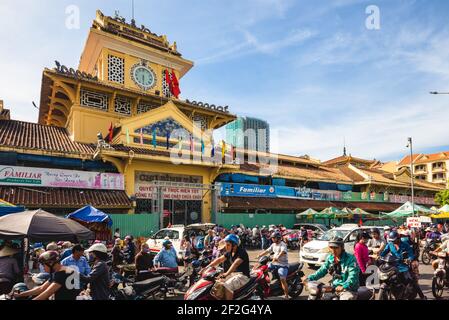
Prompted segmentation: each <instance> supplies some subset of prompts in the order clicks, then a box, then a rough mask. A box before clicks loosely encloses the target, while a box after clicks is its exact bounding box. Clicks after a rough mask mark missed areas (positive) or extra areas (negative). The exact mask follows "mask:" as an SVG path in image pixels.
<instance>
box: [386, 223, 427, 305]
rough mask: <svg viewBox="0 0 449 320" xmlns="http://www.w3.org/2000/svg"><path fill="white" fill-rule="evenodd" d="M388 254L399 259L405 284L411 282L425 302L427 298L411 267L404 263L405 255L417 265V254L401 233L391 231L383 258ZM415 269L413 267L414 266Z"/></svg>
mask: <svg viewBox="0 0 449 320" xmlns="http://www.w3.org/2000/svg"><path fill="white" fill-rule="evenodd" d="M387 254H392V255H394V256H395V257H396V258H398V259H399V261H400V262H399V265H398V269H399V272H400V275H401V276H402V277H403V281H404V282H408V281H411V283H412V284H413V287H414V288H415V290H416V291H417V292H418V295H419V297H420V298H421V299H422V300H424V299H426V297H425V296H424V293H423V292H422V290H421V288H420V287H419V285H418V280H417V279H415V278H413V277H412V274H411V273H410V270H409V266H408V265H407V264H406V263H404V261H403V259H404V255H406V258H407V259H408V260H410V261H413V262H414V263H415V264H416V263H417V261H416V257H415V254H414V252H413V248H412V247H411V246H410V244H409V243H408V241H402V240H401V238H400V236H399V233H398V232H397V231H391V232H390V234H389V235H388V243H387V245H386V246H385V249H384V250H383V251H382V252H381V253H380V256H381V257H385V256H386V255H387ZM412 267H413V266H412Z"/></svg>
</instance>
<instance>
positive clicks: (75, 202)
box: [0, 186, 132, 209]
mask: <svg viewBox="0 0 449 320" xmlns="http://www.w3.org/2000/svg"><path fill="white" fill-rule="evenodd" d="M0 199H4V200H5V201H8V202H10V203H13V204H15V205H23V206H25V207H27V208H55V207H64V208H80V207H83V206H85V205H86V204H90V205H92V206H94V207H96V208H110V209H113V208H131V205H132V204H131V201H130V199H129V198H128V196H127V195H126V193H125V191H119V190H91V189H70V188H22V187H5V186H2V187H0Z"/></svg>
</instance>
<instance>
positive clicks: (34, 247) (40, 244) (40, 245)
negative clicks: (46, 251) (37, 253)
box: [33, 242, 44, 249]
mask: <svg viewBox="0 0 449 320" xmlns="http://www.w3.org/2000/svg"><path fill="white" fill-rule="evenodd" d="M43 247H44V245H43V244H42V242H36V243H35V244H34V245H33V249H39V248H43Z"/></svg>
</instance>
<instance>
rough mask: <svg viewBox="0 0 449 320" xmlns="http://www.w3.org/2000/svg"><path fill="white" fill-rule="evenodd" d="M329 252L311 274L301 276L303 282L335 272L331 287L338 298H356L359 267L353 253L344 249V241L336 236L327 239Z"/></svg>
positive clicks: (315, 279)
mask: <svg viewBox="0 0 449 320" xmlns="http://www.w3.org/2000/svg"><path fill="white" fill-rule="evenodd" d="M329 249H330V251H331V254H330V255H329V256H328V257H327V259H326V261H325V262H324V264H323V265H322V266H321V267H320V268H319V269H318V270H317V271H316V272H315V273H314V274H312V275H310V276H308V277H307V276H305V277H303V278H302V280H303V282H304V283H306V282H307V281H317V280H319V279H321V278H323V277H324V276H326V275H327V273H328V272H329V273H331V274H335V273H336V274H337V275H339V277H335V279H334V280H333V281H332V287H333V288H334V289H335V293H336V294H337V296H338V297H339V299H340V300H356V299H357V290H358V289H359V273H360V268H359V266H358V265H357V261H356V259H355V257H354V255H352V254H350V253H348V252H346V251H345V248H344V241H343V239H342V238H339V237H336V238H333V239H331V240H330V241H329Z"/></svg>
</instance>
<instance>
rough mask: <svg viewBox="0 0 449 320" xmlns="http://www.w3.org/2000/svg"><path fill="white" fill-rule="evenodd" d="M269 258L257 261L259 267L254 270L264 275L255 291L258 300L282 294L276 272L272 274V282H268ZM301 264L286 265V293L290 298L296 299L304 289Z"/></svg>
mask: <svg viewBox="0 0 449 320" xmlns="http://www.w3.org/2000/svg"><path fill="white" fill-rule="evenodd" d="M270 260H271V259H270V258H269V257H267V256H263V257H261V258H260V259H259V266H258V267H256V269H258V270H260V271H262V272H263V273H264V278H263V279H262V281H261V285H260V286H259V287H258V289H257V293H258V296H259V297H260V299H266V298H268V297H274V296H279V295H282V294H284V290H283V289H282V286H281V280H280V278H279V274H278V272H277V270H275V271H274V272H272V281H270V276H269V272H270V271H269V268H268V263H269V262H270ZM302 267H303V264H302V263H290V264H289V265H288V274H287V284H288V293H289V295H290V297H292V298H297V297H298V296H299V295H300V294H301V293H302V290H303V289H304V286H303V283H302V281H301V278H302V277H303V276H304V272H303V271H302Z"/></svg>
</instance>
